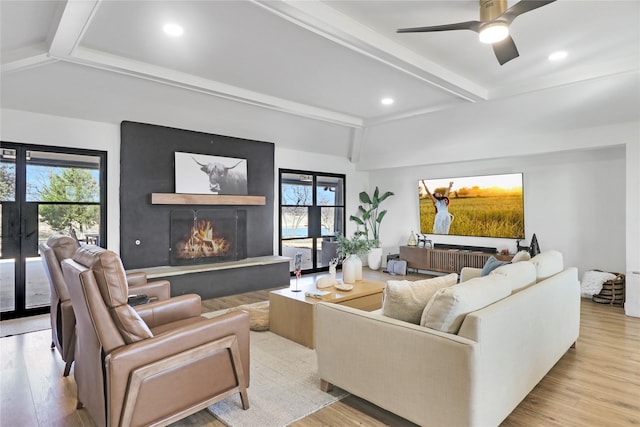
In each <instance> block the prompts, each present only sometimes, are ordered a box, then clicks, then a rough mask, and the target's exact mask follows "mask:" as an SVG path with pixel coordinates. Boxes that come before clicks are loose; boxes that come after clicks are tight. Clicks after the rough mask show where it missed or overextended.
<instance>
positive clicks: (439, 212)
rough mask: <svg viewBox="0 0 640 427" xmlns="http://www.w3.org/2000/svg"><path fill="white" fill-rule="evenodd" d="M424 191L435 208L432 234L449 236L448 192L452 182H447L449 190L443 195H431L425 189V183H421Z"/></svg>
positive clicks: (437, 193) (438, 193) (436, 193)
mask: <svg viewBox="0 0 640 427" xmlns="http://www.w3.org/2000/svg"><path fill="white" fill-rule="evenodd" d="M422 184H423V185H424V189H425V190H426V191H427V194H428V195H429V197H430V198H431V201H432V202H433V206H434V207H435V208H436V217H435V218H434V220H433V233H434V234H449V227H451V216H452V215H451V214H450V213H449V191H451V187H453V181H451V182H449V188H447V190H446V191H445V192H444V194H442V193H440V192H438V191H436V192H435V193H433V194H431V191H429V189H428V188H427V183H426V182H424V181H422Z"/></svg>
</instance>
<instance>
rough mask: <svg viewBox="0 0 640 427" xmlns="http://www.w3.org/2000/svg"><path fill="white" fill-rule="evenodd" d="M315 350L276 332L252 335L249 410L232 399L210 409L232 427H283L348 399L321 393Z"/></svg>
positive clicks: (341, 394)
mask: <svg viewBox="0 0 640 427" xmlns="http://www.w3.org/2000/svg"><path fill="white" fill-rule="evenodd" d="M317 366H318V365H317V359H316V353H315V350H312V349H309V348H307V347H304V346H302V345H300V344H296V343H294V342H293V341H290V340H288V339H286V338H282V337H280V336H278V335H276V334H274V333H272V332H253V331H252V332H251V384H250V387H249V389H248V394H249V409H247V410H246V411H245V410H243V409H242V404H241V402H240V397H239V396H238V395H235V396H232V397H230V398H228V399H226V400H224V401H222V402H218V403H216V404H214V405H211V406H210V407H209V411H210V412H211V413H212V414H213V415H214V416H215V417H216V418H218V419H219V420H220V421H222V422H223V423H225V424H226V425H228V426H232V427H256V426H261V427H281V426H287V425H289V424H291V423H293V422H294V421H297V420H299V419H301V418H304V417H306V416H307V415H310V414H312V413H314V412H316V411H318V410H319V409H322V408H324V407H325V406H327V405H330V404H332V403H334V402H336V401H338V400H340V399H342V398H344V397H345V396H347V395H348V393H347V392H345V391H344V390H341V389H339V388H337V387H333V390H332V392H330V393H325V392H323V391H321V390H320V377H319V376H318V373H317Z"/></svg>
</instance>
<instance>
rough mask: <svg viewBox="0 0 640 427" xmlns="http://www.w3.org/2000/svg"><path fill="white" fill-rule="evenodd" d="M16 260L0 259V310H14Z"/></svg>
mask: <svg viewBox="0 0 640 427" xmlns="http://www.w3.org/2000/svg"><path fill="white" fill-rule="evenodd" d="M15 274H16V260H15V259H0V310H1V311H13V310H15V309H16V291H15V283H16V276H15Z"/></svg>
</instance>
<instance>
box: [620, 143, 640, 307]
mask: <svg viewBox="0 0 640 427" xmlns="http://www.w3.org/2000/svg"><path fill="white" fill-rule="evenodd" d="M638 137H639V139H640V135H638ZM626 237H627V271H626V292H627V294H626V297H627V298H626V302H625V305H624V309H625V313H626V314H627V315H629V316H635V317H640V142H638V141H636V142H633V143H629V144H627V235H626Z"/></svg>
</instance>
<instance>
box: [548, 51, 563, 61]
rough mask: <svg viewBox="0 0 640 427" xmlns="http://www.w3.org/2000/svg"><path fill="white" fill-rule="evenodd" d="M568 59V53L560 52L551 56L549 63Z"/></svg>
mask: <svg viewBox="0 0 640 427" xmlns="http://www.w3.org/2000/svg"><path fill="white" fill-rule="evenodd" d="M566 57H567V51H565V50H559V51H557V52H553V53H552V54H551V55H549V61H561V60H563V59H564V58H566Z"/></svg>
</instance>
